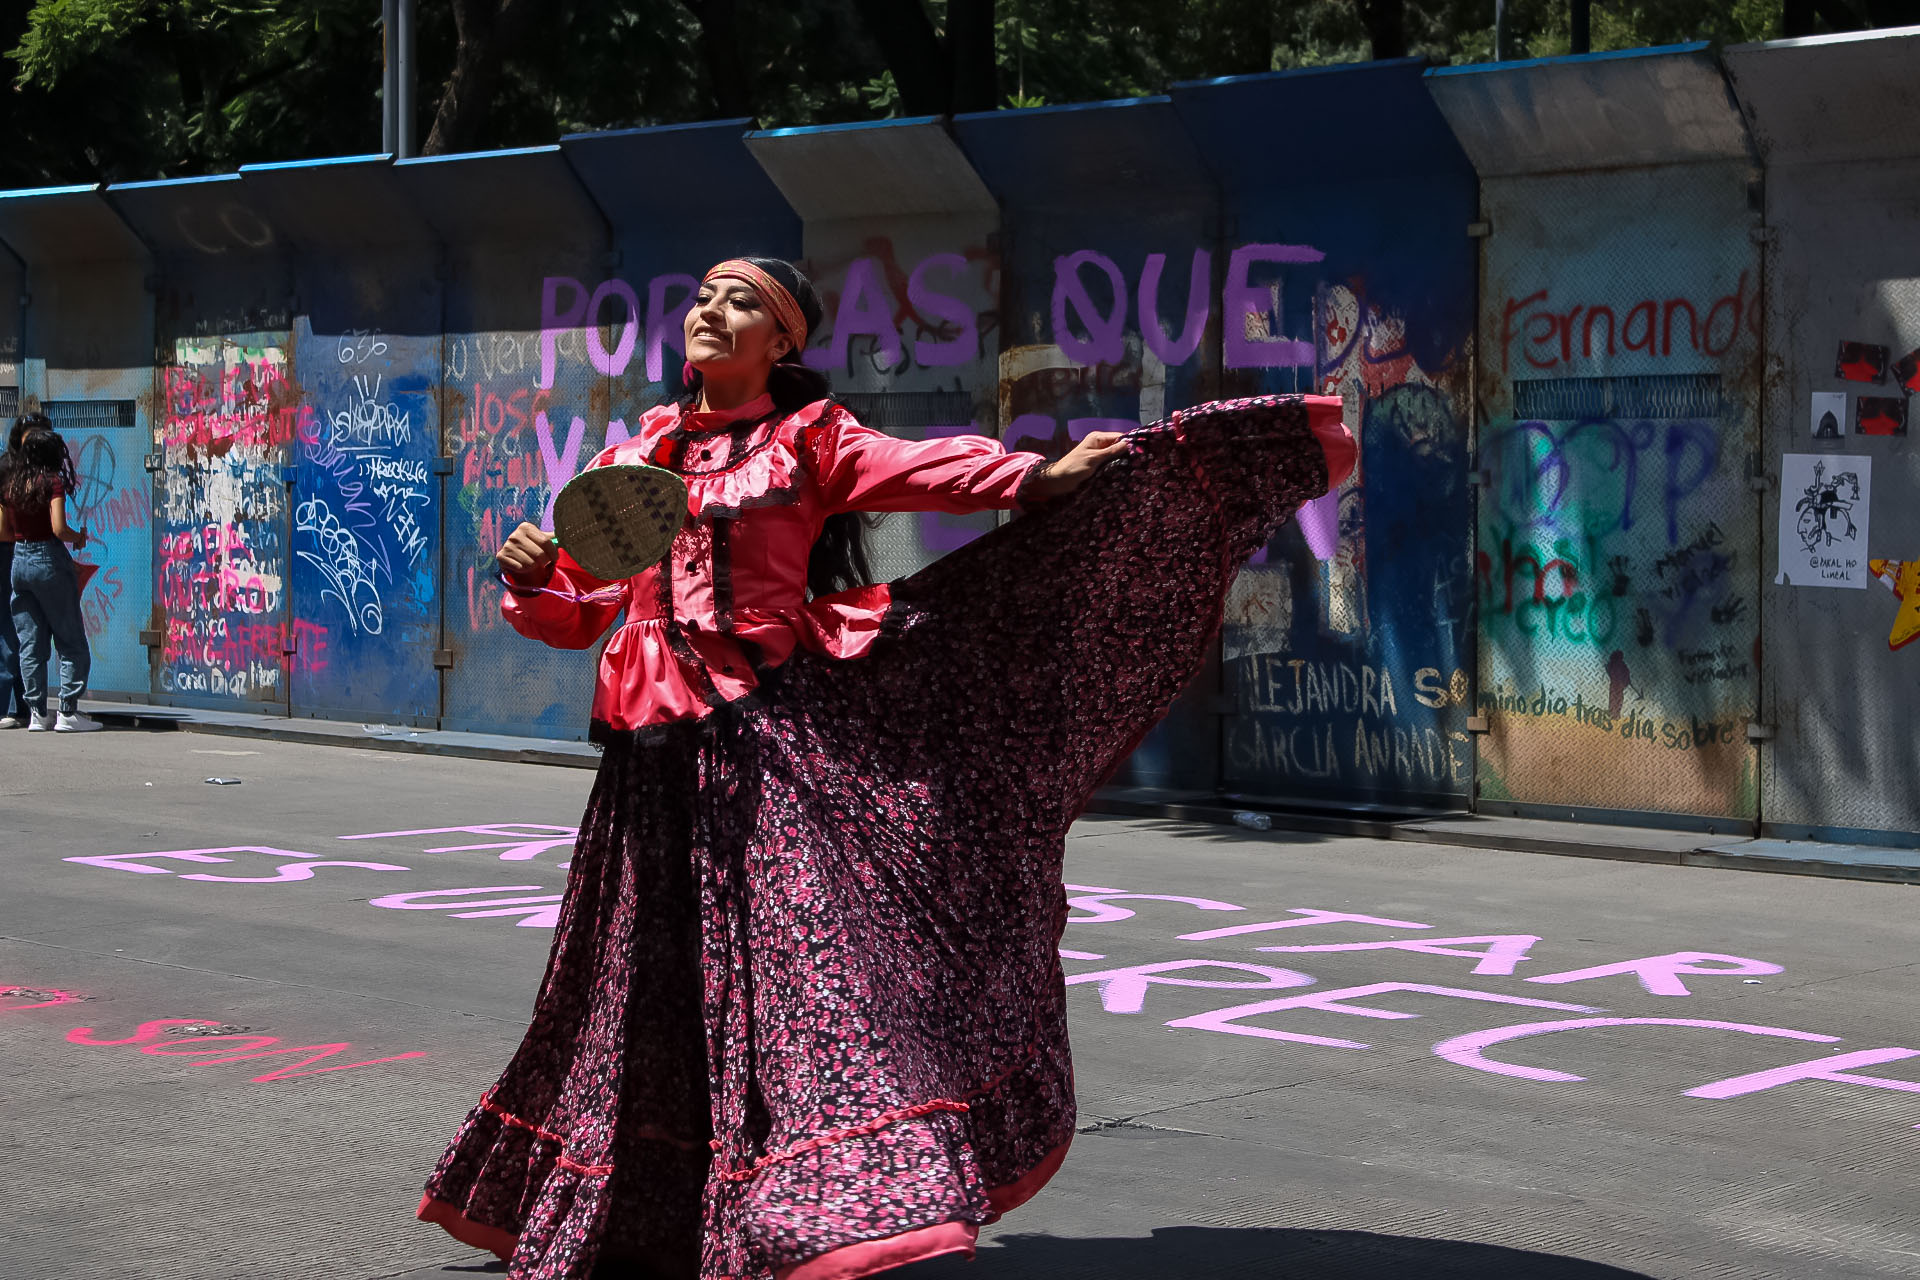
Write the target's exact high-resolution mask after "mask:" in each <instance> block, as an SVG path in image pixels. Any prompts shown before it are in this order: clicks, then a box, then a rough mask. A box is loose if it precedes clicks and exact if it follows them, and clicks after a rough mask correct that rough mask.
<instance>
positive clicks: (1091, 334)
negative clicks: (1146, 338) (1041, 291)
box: [1053, 249, 1127, 365]
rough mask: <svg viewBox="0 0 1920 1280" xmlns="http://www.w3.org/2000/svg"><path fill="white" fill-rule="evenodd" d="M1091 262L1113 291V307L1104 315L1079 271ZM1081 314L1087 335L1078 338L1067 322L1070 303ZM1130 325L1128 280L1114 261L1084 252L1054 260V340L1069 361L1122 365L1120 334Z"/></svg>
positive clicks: (1093, 253)
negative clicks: (1104, 275) (1128, 321)
mask: <svg viewBox="0 0 1920 1280" xmlns="http://www.w3.org/2000/svg"><path fill="white" fill-rule="evenodd" d="M1088 263H1092V264H1093V265H1094V266H1096V267H1098V268H1100V270H1102V271H1104V272H1105V273H1106V276H1107V282H1108V284H1109V285H1110V286H1111V287H1112V289H1113V306H1112V308H1111V309H1110V310H1109V311H1107V312H1106V313H1104V314H1103V313H1102V312H1101V310H1100V308H1099V307H1098V306H1097V305H1095V303H1094V301H1093V299H1092V297H1090V296H1089V295H1088V293H1087V286H1086V282H1085V281H1084V280H1082V279H1081V278H1080V268H1081V267H1083V266H1085V265H1087V264H1088ZM1069 302H1071V303H1072V304H1073V309H1074V310H1075V311H1076V312H1078V313H1079V316H1080V323H1081V324H1082V325H1084V326H1085V327H1086V330H1087V336H1086V337H1085V338H1081V337H1079V336H1078V335H1076V334H1075V333H1074V332H1073V330H1072V328H1071V327H1069V325H1068V323H1067V304H1068V303H1069ZM1126 324H1127V279H1126V277H1125V276H1124V275H1122V274H1121V273H1120V268H1119V267H1118V266H1117V265H1115V263H1114V261H1113V259H1112V258H1109V257H1107V256H1106V255H1105V254H1103V253H1095V252H1094V251H1093V250H1091V249H1082V250H1080V251H1079V252H1078V253H1070V254H1067V255H1066V256H1065V257H1061V258H1055V259H1054V260H1053V340H1054V343H1055V344H1056V345H1058V346H1059V348H1060V350H1061V352H1062V353H1063V354H1064V355H1065V356H1066V357H1067V359H1069V360H1072V361H1075V362H1077V363H1079V364H1083V365H1095V364H1119V363H1120V362H1121V361H1122V360H1123V359H1125V358H1126V352H1127V347H1126V342H1125V340H1124V339H1123V338H1122V337H1121V331H1122V330H1123V329H1125V328H1126Z"/></svg>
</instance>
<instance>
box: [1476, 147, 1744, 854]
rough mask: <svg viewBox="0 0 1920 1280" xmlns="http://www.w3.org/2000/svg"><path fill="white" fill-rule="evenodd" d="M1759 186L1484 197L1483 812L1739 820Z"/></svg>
mask: <svg viewBox="0 0 1920 1280" xmlns="http://www.w3.org/2000/svg"><path fill="white" fill-rule="evenodd" d="M1469 149H1471V148H1469ZM1757 176H1758V175H1757V173H1756V172H1755V171H1754V169H1753V167H1752V166H1751V165H1750V164H1749V163H1747V162H1745V161H1740V160H1736V161H1730V162H1722V163H1703V164H1692V165H1680V166H1662V167H1656V168H1642V169H1623V170H1615V171H1611V172H1605V173H1568V174H1559V175H1545V176H1534V177H1519V178H1496V179H1488V180H1487V181H1486V182H1485V184H1484V186H1483V190H1482V207H1483V210H1484V216H1485V218H1486V220H1487V222H1488V223H1489V224H1490V225H1491V235H1490V236H1489V237H1488V238H1487V240H1486V247H1485V250H1484V256H1483V258H1482V269H1483V280H1482V290H1481V329H1480V334H1481V346H1480V350H1481V352H1482V356H1481V360H1480V376H1479V399H1480V405H1481V411H1482V413H1483V415H1484V417H1483V424H1482V426H1481V434H1480V442H1479V443H1480V451H1479V466H1480V471H1479V474H1480V477H1481V479H1482V480H1483V482H1484V486H1485V487H1484V488H1483V490H1482V493H1481V498H1480V511H1479V522H1478V523H1479V530H1478V532H1479V549H1478V553H1477V556H1476V577H1477V597H1478V606H1479V632H1480V681H1479V689H1478V700H1479V709H1480V712H1481V714H1482V715H1483V716H1485V717H1486V718H1487V721H1488V723H1489V729H1490V731H1489V732H1488V733H1487V734H1486V735H1485V737H1484V738H1483V739H1482V750H1481V753H1480V757H1479V765H1478V789H1479V796H1480V802H1481V807H1482V808H1484V809H1488V810H1492V811H1500V810H1503V809H1505V810H1508V811H1512V810H1513V809H1514V808H1515V807H1520V808H1524V807H1526V806H1535V807H1543V808H1545V809H1547V810H1555V811H1560V812H1566V811H1569V810H1580V809H1598V810H1610V811H1636V812H1658V813H1661V814H1666V815H1689V816H1690V817H1692V818H1694V819H1697V820H1700V821H1702V822H1704V823H1706V824H1709V825H1715V824H1718V829H1723V830H1724V829H1726V828H1727V825H1728V824H1730V823H1731V824H1734V825H1744V824H1750V823H1752V822H1753V821H1755V820H1756V818H1757V816H1758V804H1759V786H1758V781H1759V778H1758V769H1757V760H1756V757H1755V751H1754V748H1753V747H1752V745H1750V743H1749V741H1748V735H1747V731H1748V726H1749V724H1751V723H1753V722H1754V720H1755V715H1756V711H1757V708H1758V702H1759V655H1758V642H1759V616H1760V610H1759V595H1760V582H1761V573H1762V566H1761V545H1762V543H1761V533H1760V519H1759V516H1760V509H1759V502H1758V499H1757V495H1756V494H1755V493H1754V491H1753V488H1752V485H1751V482H1750V467H1751V465H1752V461H1751V460H1752V458H1753V455H1754V453H1755V450H1756V449H1757V447H1758V413H1759V396H1760V371H1761V341H1760V333H1761V322H1762V315H1761V307H1760V267H1761V264H1760V258H1759V252H1758V247H1757V245H1756V242H1755V238H1754V236H1753V234H1752V232H1753V226H1754V224H1755V223H1756V221H1757V218H1756V211H1755V209H1754V207H1753V203H1752V201H1753V195H1754V192H1755V191H1756V186H1755V183H1756V179H1757Z"/></svg>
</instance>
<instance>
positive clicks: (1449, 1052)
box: [1433, 1018, 1920, 1096]
mask: <svg viewBox="0 0 1920 1280" xmlns="http://www.w3.org/2000/svg"><path fill="white" fill-rule="evenodd" d="M1587 1027H1703V1028H1706V1029H1707V1030H1710V1031H1739V1032H1744V1033H1745V1034H1747V1035H1751V1036H1781V1037H1784V1038H1786V1039H1789V1040H1813V1041H1818V1042H1820V1043H1831V1042H1833V1041H1835V1040H1838V1039H1839V1038H1840V1037H1839V1036H1823V1035H1816V1034H1814V1033H1813V1032H1811V1031H1789V1030H1787V1029H1785V1028H1784V1027H1756V1026H1752V1025H1750V1024H1748V1023H1744V1022H1714V1021H1709V1020H1705V1019H1701V1018H1568V1019H1566V1020H1564V1021H1559V1022H1525V1023H1521V1024H1520V1025H1519V1026H1515V1027H1494V1028H1493V1029H1492V1030H1490V1031H1473V1032H1469V1033H1468V1034H1466V1035H1464V1036H1455V1037H1453V1038H1452V1039H1451V1040H1442V1041H1441V1042H1440V1043H1439V1044H1436V1045H1435V1046H1433V1051H1434V1053H1436V1054H1438V1055H1439V1056H1440V1057H1442V1058H1445V1059H1446V1060H1447V1061H1448V1062H1452V1063H1457V1064H1458V1065H1460V1066H1463V1067H1472V1068H1473V1069H1474V1070H1475V1071H1487V1072H1491V1073H1492V1074H1494V1075H1497V1076H1516V1077H1518V1078H1519V1079H1522V1080H1544V1081H1551V1082H1556V1083H1557V1082H1566V1081H1573V1080H1584V1079H1586V1077H1585V1076H1577V1075H1574V1074H1573V1073H1572V1072H1571V1071H1555V1070H1553V1069H1552V1068H1550V1067H1523V1066H1520V1065H1519V1064H1517V1063H1512V1062H1495V1061H1493V1060H1492V1059H1491V1058H1486V1057H1483V1056H1481V1055H1482V1052H1483V1051H1484V1050H1486V1049H1488V1048H1490V1047H1492V1046H1493V1045H1496V1044H1501V1043H1504V1042H1505V1041H1508V1040H1520V1039H1524V1038H1525V1037H1528V1036H1544V1035H1550V1034H1552V1033H1553V1032H1555V1031H1577V1030H1580V1029H1582V1028H1587ZM1722 1083H1726V1082H1725V1081H1722ZM1707 1087H1708V1088H1712V1087H1713V1086H1711V1085H1709V1086H1707ZM1914 1087H1915V1088H1920V1085H1916V1086H1914ZM1694 1092H1695V1093H1698V1092H1699V1091H1698V1090H1694ZM1701 1096H1711V1095H1701Z"/></svg>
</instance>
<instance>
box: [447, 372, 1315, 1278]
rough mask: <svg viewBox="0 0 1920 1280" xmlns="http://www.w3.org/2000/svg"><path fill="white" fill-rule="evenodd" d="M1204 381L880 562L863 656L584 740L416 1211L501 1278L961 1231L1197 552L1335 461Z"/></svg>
mask: <svg viewBox="0 0 1920 1280" xmlns="http://www.w3.org/2000/svg"><path fill="white" fill-rule="evenodd" d="M1339 409H1340V405H1339V402H1338V401H1337V400H1331V399H1325V398H1318V397H1264V398H1261V399H1257V400H1242V401H1233V402H1224V403H1219V404H1213V405H1205V406H1202V407H1200V408H1198V409H1193V410H1189V411H1186V412H1183V413H1181V414H1178V415H1176V416H1175V417H1174V418H1173V419H1170V420H1168V421H1167V422H1164V423H1158V424H1155V425H1154V426H1152V427H1146V428H1142V429H1141V430H1140V431H1138V432H1136V433H1134V434H1133V435H1132V436H1131V437H1130V439H1131V440H1132V441H1133V442H1134V445H1135V447H1134V449H1133V450H1132V451H1130V452H1129V453H1128V454H1126V455H1124V456H1122V457H1120V458H1118V459H1116V460H1115V461H1113V462H1111V463H1109V464H1108V465H1106V466H1105V467H1103V468H1102V469H1101V471H1100V472H1099V473H1098V474H1097V475H1096V476H1095V477H1094V478H1093V480H1092V481H1090V482H1089V483H1088V484H1087V485H1086V486H1085V487H1084V488H1083V489H1082V490H1081V491H1080V492H1079V493H1077V494H1075V495H1073V496H1072V497H1071V498H1068V499H1065V500H1062V501H1060V502H1057V503H1053V504H1050V505H1049V506H1047V507H1044V508H1042V509H1040V510H1038V511H1036V512H1034V513H1032V514H1029V515H1027V516H1025V517H1023V518H1021V519H1019V520H1016V521H1014V522H1013V523H1011V524H1009V525H1006V526H1004V527H1002V528H1000V529H997V530H995V531H994V532H992V533H991V534H989V535H987V536H985V537H983V538H980V539H979V540H977V541H975V542H973V543H971V544H969V545H968V546H966V547H964V548H962V549H961V550H959V551H956V552H954V553H953V554H952V555H949V556H947V557H945V558H944V559H942V560H940V561H938V562H937V563H935V564H933V565H931V566H929V567H928V568H926V569H924V570H922V571H921V572H919V573H917V574H915V575H913V576H912V577H909V578H907V579H905V580H903V581H901V582H899V583H897V584H895V586H894V589H893V601H894V603H893V607H892V609H891V611H890V613H889V615H888V619H887V625H886V631H885V633H884V635H883V636H882V638H881V639H880V640H879V641H878V642H877V643H876V645H875V647H874V648H873V650H872V651H871V652H870V653H869V654H868V655H867V656H866V657H864V658H861V659H856V660H851V661H836V660H833V659H830V658H827V657H823V656H820V655H817V654H812V653H807V652H801V653H798V654H796V655H795V656H794V657H793V658H791V659H790V660H789V661H788V662H787V663H786V664H785V665H784V666H782V667H781V668H779V669H778V670H776V671H772V672H768V673H767V677H766V681H765V684H764V686H763V688H762V690H760V691H759V694H758V695H757V696H756V697H755V698H754V699H753V700H752V701H751V702H750V703H743V704H734V705H731V706H728V707H725V708H723V709H721V710H719V711H717V712H715V713H714V714H713V715H711V716H709V717H708V718H706V719H704V720H700V721H688V722H682V723H678V724H675V725H671V726H668V727H667V728H666V729H665V730H664V731H660V730H656V731H653V732H650V733H644V734H640V735H628V736H625V737H620V738H617V739H616V740H614V741H611V742H609V743H608V744H607V747H606V755H605V758H604V760H603V762H602V764H601V767H600V773H599V777H598V780H597V782H596V784H595V787H594V791H593V796H592V799H591V800H590V801H589V803H588V807H587V812H586V816H585V818H584V819H583V822H582V826H581V831H580V838H579V842H578V845H577V849H576V852H575V855H574V860H573V867H572V871H571V873H570V876H569V879H568V883H567V894H566V899H565V902H564V904H563V906H562V908H561V912H560V920H559V925H558V927H557V929H556V933H555V937H554V944H553V952H552V956H551V958H550V960H549V962H548V966H547V973H546V977H545V980H544V981H543V983H542V985H541V988H540V994H539V997H538V999H537V1002H536V1004H535V1007H534V1015H533V1023H532V1026H531V1027H530V1028H529V1029H528V1031H527V1035H526V1038H525V1040H524V1041H523V1042H522V1044H521V1046H520V1048H519V1050H518V1052H516V1053H515V1055H514V1057H513V1059H512V1061H511V1062H510V1063H509V1065H508V1066H507V1069H506V1071H505V1073H504V1074H503V1075H502V1076H501V1077H500V1080H499V1082H498V1083H497V1084H495V1085H494V1086H493V1088H491V1089H490V1090H488V1091H487V1093H486V1095H485V1096H484V1097H483V1098H482V1099H481V1100H480V1102H479V1104H478V1105H477V1106H476V1107H475V1108H474V1109H473V1111H472V1112H471V1113H469V1115H468V1116H467V1119H466V1121H465V1123H464V1124H463V1125H462V1126H461V1128H460V1130H459V1132H458V1133H457V1134H456V1135H455V1137H454V1139H453V1143H452V1145H451V1146H450V1147H449V1148H448V1150H447V1152H446V1155H445V1156H444V1157H443V1158H442V1159H441V1161H440V1165H439V1167H438V1168H437V1169H436V1170H435V1171H434V1174H433V1176H432V1178H431V1179H430V1180H429V1182H428V1184H427V1196H426V1199H425V1200H424V1201H423V1202H422V1205H421V1209H420V1214H421V1216H422V1217H423V1218H425V1219H427V1220H429V1221H433V1222H438V1223H440V1224H441V1225H442V1226H444V1227H446V1228H447V1230H449V1231H450V1232H452V1233H453V1234H454V1235H455V1236H457V1237H459V1238H460V1239H462V1240H465V1241H467V1242H469V1243H471V1244H475V1245H478V1246H481V1247H485V1248H491V1249H493V1250H494V1251H495V1252H497V1253H498V1254H499V1255H500V1256H501V1257H503V1258H507V1259H509V1269H508V1274H509V1275H510V1276H512V1277H515V1278H516V1280H587V1278H588V1277H589V1276H592V1275H594V1274H596V1266H598V1267H599V1268H600V1270H599V1271H598V1274H600V1275H629V1274H630V1275H635V1276H648V1277H653V1276H657V1277H661V1278H663V1280H666V1278H671V1280H693V1278H694V1277H699V1280H766V1278H767V1277H777V1278H778V1280H851V1278H852V1277H857V1276H863V1275H869V1274H872V1273H873V1272H875V1271H880V1270H884V1269H886V1268H888V1267H892V1266H895V1265H899V1264H901V1263H904V1262H909V1261H913V1260H915V1259H918V1258H923V1257H931V1256H935V1255H937V1254H941V1253H955V1252H970V1251H971V1250H972V1247H973V1239H974V1235H975V1233H976V1232H977V1230H978V1227H979V1225H980V1224H982V1223H985V1222H990V1221H992V1220H993V1219H994V1218H995V1217H996V1216H997V1215H998V1214H1000V1213H1002V1212H1004V1211H1006V1210H1008V1209H1010V1208H1012V1207H1013V1206H1014V1205H1016V1204H1018V1203H1020V1202H1021V1201H1022V1200H1024V1199H1026V1198H1027V1197H1029V1196H1031V1195H1032V1194H1033V1193H1034V1192H1035V1191H1037V1190H1038V1189H1039V1188H1040V1186H1041V1185H1042V1184H1044V1183H1045V1182H1046V1180H1047V1179H1048V1178H1049V1177H1051V1176H1052V1174H1053V1172H1054V1170H1055V1169H1056V1168H1058V1167H1059V1163H1060V1160H1061V1158H1062V1157H1063V1156H1064V1155H1065V1153H1066V1148H1067V1144H1068V1142H1069V1141H1070V1140H1071V1138H1072V1136H1073V1131H1074V1100H1073V1069H1072V1063H1071V1060H1070V1058H1069V1054H1068V1047H1067V1026H1066V1008H1065V986H1064V980H1063V977H1062V973H1061V968H1060V961H1059V957H1058V954H1057V950H1056V949H1057V947H1058V944H1059V941H1060V935H1061V930H1062V928H1063V927H1064V924H1065V921H1066V915H1067V907H1066V900H1065V894H1064V891H1063V889H1062V887H1061V857H1062V849H1063V842H1064V838H1065V834H1066V830H1067V827H1068V825H1069V824H1070V823H1071V822H1072V821H1073V819H1074V818H1075V817H1076V816H1078V814H1079V813H1080V811H1081V808H1082V806H1083V805H1084V804H1085V802H1086V800H1087V798H1088V796H1089V795H1090V793H1091V792H1092V791H1093V789H1094V788H1095V787H1096V786H1098V785H1099V783H1100V781H1101V780H1102V779H1103V778H1104V777H1105V776H1106V775H1107V774H1108V773H1109V772H1110V771H1111V770H1112V769H1113V767H1114V766H1115V764H1116V763H1118V762H1119V761H1120V760H1121V759H1122V758H1123V757H1124V756H1125V755H1126V753H1127V752H1128V751H1129V750H1130V749H1131V748H1132V747H1133V746H1134V745H1135V744H1136V743H1137V742H1138V741H1139V739H1140V737H1141V736H1142V735H1143V734H1144V733H1146V731H1147V730H1148V729H1149V728H1151V727H1152V726H1153V724H1154V723H1155V722H1156V721H1157V720H1158V719H1159V718H1160V716H1161V715H1162V714H1163V713H1164V712H1165V711H1166V709H1167V707H1168V705H1169V704H1170V703H1171V702H1172V701H1173V699H1174V698H1175V696H1176V695H1177V694H1178V693H1179V691H1180V689H1181V688H1182V686H1183V685H1184V684H1185V683H1186V681H1187V680H1188V679H1189V678H1190V677H1191V676H1192V674H1193V673H1194V671H1195V670H1196V669H1197V668H1198V667H1199V666H1200V665H1201V663H1202V661H1203V659H1204V657H1205V655H1206V651H1207V648H1208V646H1209V644H1210V643H1211V640H1212V637H1213V634H1214V632H1215V630H1216V628H1217V626H1218V624H1219V620H1220V614H1221V609H1222V604H1223V601H1224V600H1225V597H1226V593H1227V588H1228V586H1229V585H1230V584H1231V582H1232V579H1233V575H1234V573H1235V571H1236V570H1237V569H1238V567H1239V566H1240V565H1241V564H1242V563H1244V562H1245V560H1246V559H1247V557H1248V556H1249V555H1250V554H1251V553H1252V552H1253V551H1254V550H1255V549H1256V548H1257V547H1259V546H1260V545H1261V544H1262V543H1264V541H1265V540H1266V538H1267V537H1268V535H1269V534H1270V532H1271V531H1272V529H1273V528H1274V527H1275V526H1276V525H1277V524H1278V523H1279V522H1280V521H1282V520H1283V519H1285V518H1286V517H1287V516H1288V515H1289V514H1290V513H1291V512H1292V511H1293V510H1294V508H1295V507H1297V506H1298V505H1299V504H1300V503H1301V502H1303V501H1305V500H1307V499H1309V498H1312V497H1315V496H1317V495H1318V494H1320V493H1322V492H1324V491H1325V490H1326V488H1327V486H1328V472H1329V466H1330V464H1331V466H1332V467H1333V468H1334V471H1335V477H1334V478H1335V479H1338V478H1339V476H1341V475H1344V474H1345V472H1346V470H1347V469H1348V468H1349V467H1350V465H1351V458H1352V446H1351V443H1350V441H1349V440H1348V438H1347V437H1346V436H1345V435H1344V432H1343V431H1342V430H1341V429H1340V428H1339V426H1338V419H1339Z"/></svg>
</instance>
